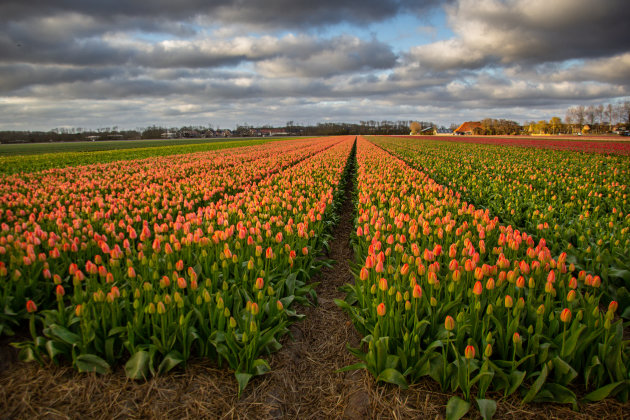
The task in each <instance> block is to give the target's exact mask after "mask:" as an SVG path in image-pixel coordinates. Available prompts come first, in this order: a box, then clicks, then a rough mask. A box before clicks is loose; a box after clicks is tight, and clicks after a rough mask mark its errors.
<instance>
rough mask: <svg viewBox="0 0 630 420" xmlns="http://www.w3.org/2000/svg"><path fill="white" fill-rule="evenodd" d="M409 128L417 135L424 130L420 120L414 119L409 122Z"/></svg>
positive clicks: (412, 133)
mask: <svg viewBox="0 0 630 420" xmlns="http://www.w3.org/2000/svg"><path fill="white" fill-rule="evenodd" d="M409 130H410V131H411V135H412V136H415V135H416V134H418V133H419V132H420V130H422V125H421V124H420V123H419V122H418V121H413V122H412V123H411V124H409Z"/></svg>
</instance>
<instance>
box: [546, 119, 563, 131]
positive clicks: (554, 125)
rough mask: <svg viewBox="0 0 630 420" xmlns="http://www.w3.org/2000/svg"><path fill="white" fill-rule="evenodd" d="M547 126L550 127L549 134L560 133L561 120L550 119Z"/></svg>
mask: <svg viewBox="0 0 630 420" xmlns="http://www.w3.org/2000/svg"><path fill="white" fill-rule="evenodd" d="M549 125H550V126H551V133H552V134H558V132H559V131H560V127H562V120H561V119H560V117H551V119H550V120H549Z"/></svg>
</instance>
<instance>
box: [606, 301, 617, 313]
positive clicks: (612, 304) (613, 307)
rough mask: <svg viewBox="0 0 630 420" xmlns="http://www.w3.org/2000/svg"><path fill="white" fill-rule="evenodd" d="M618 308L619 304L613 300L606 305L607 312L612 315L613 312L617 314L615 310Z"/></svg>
mask: <svg viewBox="0 0 630 420" xmlns="http://www.w3.org/2000/svg"><path fill="white" fill-rule="evenodd" d="M618 307H619V304H618V303H617V301H615V300H613V301H611V302H610V303H609V304H608V310H609V311H610V312H612V313H613V314H614V313H615V312H617V308H618Z"/></svg>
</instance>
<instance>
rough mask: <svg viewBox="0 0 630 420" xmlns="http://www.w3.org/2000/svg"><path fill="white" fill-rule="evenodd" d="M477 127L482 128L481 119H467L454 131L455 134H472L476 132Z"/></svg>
mask: <svg viewBox="0 0 630 420" xmlns="http://www.w3.org/2000/svg"><path fill="white" fill-rule="evenodd" d="M475 129H481V123H480V122H479V121H466V122H465V123H463V124H462V125H460V126H459V127H457V129H455V131H453V134H456V135H460V136H462V135H468V136H470V135H472V134H475Z"/></svg>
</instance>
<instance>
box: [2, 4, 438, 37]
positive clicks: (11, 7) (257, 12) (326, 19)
mask: <svg viewBox="0 0 630 420" xmlns="http://www.w3.org/2000/svg"><path fill="white" fill-rule="evenodd" d="M442 3H443V2H442V1H440V0H420V1H418V0H415V1H414V0H362V1H357V0H320V1H312V0H231V1H230V0H213V1H207V0H178V1H176V2H175V1H171V0H144V1H127V0H111V1H102V2H94V1H84V0H59V1H54V2H51V1H47V0H32V1H29V2H23V1H21V0H5V1H3V2H2V4H0V16H2V18H0V22H2V21H4V22H10V21H16V20H27V19H33V18H40V17H44V16H55V15H64V14H68V13H78V14H80V15H83V16H91V17H94V18H95V19H98V20H99V21H103V22H104V23H106V24H109V25H110V26H112V25H113V26H117V25H119V24H120V23H122V22H124V21H128V20H129V19H133V20H134V21H136V22H140V21H146V22H156V23H159V22H173V21H174V22H180V21H182V20H184V21H192V20H193V19H201V21H203V22H205V23H207V24H216V23H219V24H224V23H226V22H231V23H238V24H244V25H249V26H254V27H260V28H262V27H265V28H278V27H282V28H304V27H305V26H328V25H333V24H337V23H340V22H349V23H352V24H366V23H370V22H378V21H383V20H386V19H388V18H391V17H394V16H396V15H397V14H399V13H401V12H402V11H407V10H413V11H415V12H418V11H420V10H428V9H431V8H433V7H436V6H439V5H441V4H442ZM118 29H120V28H118ZM163 29H164V30H167V26H166V25H164V27H163Z"/></svg>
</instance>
